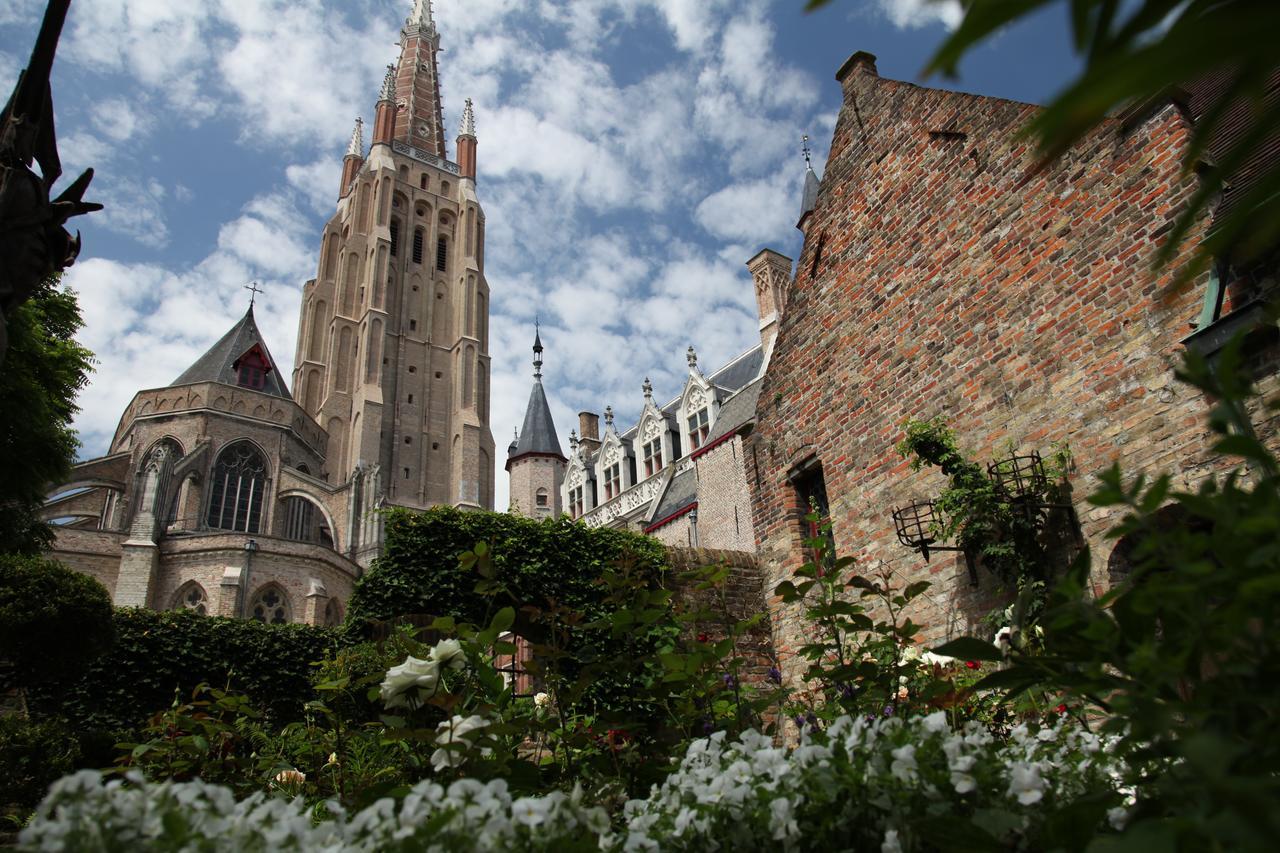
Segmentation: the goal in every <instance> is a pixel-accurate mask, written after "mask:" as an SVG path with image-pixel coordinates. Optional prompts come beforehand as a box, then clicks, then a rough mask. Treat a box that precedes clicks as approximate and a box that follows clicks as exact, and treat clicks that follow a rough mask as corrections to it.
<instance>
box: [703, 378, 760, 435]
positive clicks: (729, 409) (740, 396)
mask: <svg viewBox="0 0 1280 853" xmlns="http://www.w3.org/2000/svg"><path fill="white" fill-rule="evenodd" d="M763 382H764V379H763V378H760V379H757V380H756V381H755V382H752V383H751V384H750V385H748V386H747V387H745V388H743V389H742V390H740V391H738V393H736V394H734V395H733V396H732V397H730V398H729V399H728V400H725V401H724V404H723V405H721V406H720V413H719V414H718V415H716V426H715V429H713V430H712V431H711V434H710V435H708V436H707V440H706V441H705V442H703V446H706V445H708V444H710V443H711V442H713V441H715V440H716V439H718V438H723V437H724V436H726V435H728V434H729V433H731V432H737V431H738V430H739V429H740V428H741V427H742V425H743V424H745V423H747V422H749V421H751V420H753V419H754V418H755V416H756V401H757V400H759V399H760V386H761V384H763Z"/></svg>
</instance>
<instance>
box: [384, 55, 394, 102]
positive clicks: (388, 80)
mask: <svg viewBox="0 0 1280 853" xmlns="http://www.w3.org/2000/svg"><path fill="white" fill-rule="evenodd" d="M382 100H384V101H390V102H391V103H393V104H394V103H395V102H396V66H395V64H394V63H392V64H391V65H388V66H387V76H386V77H383V78H382Z"/></svg>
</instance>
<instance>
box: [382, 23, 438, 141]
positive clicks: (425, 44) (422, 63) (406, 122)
mask: <svg viewBox="0 0 1280 853" xmlns="http://www.w3.org/2000/svg"><path fill="white" fill-rule="evenodd" d="M439 52H440V33H439V31H438V30H437V29H436V22H435V16H434V14H433V13H432V10H431V2H430V0H414V4H413V11H412V12H411V13H410V14H409V18H408V20H406V21H405V25H404V29H403V30H401V31H400V61H399V63H398V65H397V67H396V71H395V89H394V97H395V102H396V105H397V106H398V107H400V120H399V121H397V122H396V137H395V138H396V140H397V141H399V142H407V143H408V144H410V145H412V146H413V147H414V148H417V149H419V150H421V151H426V152H427V153H429V154H434V155H435V156H437V157H439V158H441V159H442V160H443V159H446V157H447V155H446V154H445V146H444V104H443V100H442V99H441V97H440V67H439V63H438V62H437V59H436V58H437V54H439Z"/></svg>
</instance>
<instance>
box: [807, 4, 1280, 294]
mask: <svg viewBox="0 0 1280 853" xmlns="http://www.w3.org/2000/svg"><path fill="white" fill-rule="evenodd" d="M829 2H830V0H809V2H808V7H809V8H810V9H813V8H817V7H819V6H825V5H827V4H828V3H829ZM965 5H966V11H965V16H964V19H963V20H962V21H961V23H960V25H959V26H958V27H957V28H956V29H955V30H954V31H952V33H951V35H950V36H948V38H947V40H946V41H945V42H943V44H942V45H941V47H939V48H938V50H937V52H936V53H935V54H934V56H933V58H932V59H931V60H930V61H929V64H928V66H927V67H926V68H925V73H926V74H931V73H938V72H941V73H944V74H947V75H949V76H955V75H956V72H957V70H958V68H959V65H960V62H961V61H962V60H963V59H964V57H965V56H967V55H969V54H970V53H972V52H973V51H975V50H976V49H977V48H978V47H979V45H981V44H982V43H983V42H985V41H987V40H989V39H993V38H997V37H999V34H1000V33H1002V32H1003V31H1004V30H1005V29H1006V28H1007V27H1008V26H1009V25H1010V24H1013V23H1016V22H1018V21H1020V20H1023V19H1025V18H1027V17H1029V16H1031V15H1033V14H1036V13H1038V12H1041V11H1043V10H1045V9H1047V8H1050V7H1064V8H1065V10H1066V11H1067V12H1068V16H1069V19H1070V22H1071V27H1070V33H1071V39H1072V46H1073V48H1074V49H1075V51H1076V52H1077V53H1078V54H1081V55H1082V56H1083V58H1084V68H1083V70H1082V71H1081V73H1080V76H1079V77H1077V78H1076V79H1075V80H1074V81H1072V82H1071V83H1070V84H1068V85H1067V87H1066V88H1065V89H1064V90H1063V91H1062V92H1060V93H1059V94H1058V95H1057V96H1056V97H1054V98H1053V99H1052V100H1051V101H1050V102H1049V103H1048V104H1047V105H1046V106H1045V108H1044V109H1043V110H1041V111H1040V112H1039V113H1037V114H1036V116H1035V117H1034V118H1033V119H1032V121H1031V122H1030V124H1028V126H1027V128H1026V130H1025V133H1026V134H1027V135H1029V136H1032V137H1034V138H1035V139H1036V140H1037V141H1038V143H1039V147H1040V151H1041V153H1042V154H1043V155H1044V157H1045V158H1046V159H1052V158H1054V157H1056V156H1058V155H1059V154H1061V153H1063V152H1064V151H1066V150H1067V149H1068V148H1070V147H1071V146H1072V145H1074V144H1076V143H1077V142H1079V141H1080V140H1082V139H1083V138H1084V137H1085V136H1086V135H1088V134H1089V133H1091V132H1092V131H1093V130H1094V129H1096V128H1097V127H1098V126H1099V125H1100V124H1101V123H1102V122H1103V121H1104V120H1105V119H1106V118H1107V117H1108V116H1111V115H1113V114H1114V113H1116V112H1117V111H1119V110H1120V109H1123V108H1124V107H1126V106H1128V105H1131V104H1143V103H1146V102H1153V103H1154V102H1156V101H1157V100H1158V99H1160V98H1162V97H1168V96H1169V94H1170V93H1171V92H1172V91H1173V90H1175V89H1176V88H1177V87H1186V86H1188V85H1189V84H1191V83H1193V82H1195V81H1196V80H1198V79H1199V78H1201V77H1203V76H1205V75H1206V74H1210V73H1214V72H1220V71H1231V72H1233V74H1232V75H1231V77H1230V82H1229V84H1228V85H1227V86H1226V87H1225V88H1224V90H1223V91H1222V93H1221V94H1220V96H1219V101H1218V107H1217V108H1215V109H1211V110H1209V112H1207V113H1206V114H1205V116H1204V117H1203V119H1202V120H1201V121H1200V122H1198V123H1197V124H1196V125H1195V127H1194V128H1193V129H1192V137H1191V144H1190V146H1189V147H1188V149H1187V152H1186V155H1185V159H1184V161H1183V168H1184V170H1185V171H1186V172H1187V173H1188V174H1190V173H1192V172H1196V173H1197V174H1198V175H1199V178H1200V181H1199V186H1198V188H1197V190H1196V193H1195V195H1194V196H1193V197H1192V199H1191V201H1190V203H1188V204H1187V205H1186V207H1185V208H1184V209H1183V210H1182V212H1181V213H1180V214H1179V216H1178V220H1177V222H1176V223H1175V225H1174V228H1173V230H1172V231H1171V232H1170V234H1169V236H1168V238H1167V239H1166V241H1165V242H1164V244H1163V245H1162V246H1161V248H1160V251H1159V252H1158V253H1157V254H1156V263H1157V265H1158V266H1163V265H1164V264H1167V263H1168V262H1169V261H1171V260H1172V259H1173V258H1174V257H1176V255H1177V251H1178V249H1179V247H1180V245H1181V243H1182V241H1183V240H1184V239H1185V237H1186V236H1187V234H1188V233H1190V231H1191V230H1192V229H1193V228H1194V226H1195V224H1196V223H1197V222H1198V221H1200V220H1201V219H1202V218H1203V217H1204V216H1205V215H1206V214H1207V213H1208V212H1209V211H1210V210H1211V209H1212V207H1213V205H1214V204H1216V200H1217V199H1218V198H1219V196H1220V194H1221V192H1222V190H1223V181H1224V179H1226V178H1227V177H1229V176H1231V175H1233V174H1235V173H1236V171H1237V170H1238V169H1240V167H1242V166H1244V165H1245V164H1248V163H1251V162H1252V163H1256V164H1259V165H1258V169H1259V170H1260V175H1259V177H1258V179H1257V181H1256V184H1255V185H1254V186H1253V187H1252V188H1251V189H1250V190H1249V192H1248V194H1247V195H1246V196H1245V197H1243V198H1241V199H1239V200H1237V201H1236V203H1235V205H1234V206H1233V207H1232V208H1231V210H1230V211H1229V213H1228V215H1226V216H1223V217H1220V218H1218V219H1217V220H1215V223H1214V229H1213V232H1212V233H1211V234H1210V235H1209V236H1208V237H1207V238H1206V239H1205V240H1204V241H1203V242H1202V243H1201V244H1200V245H1199V247H1198V248H1197V250H1196V253H1195V255H1194V257H1193V259H1192V261H1191V263H1190V264H1188V265H1187V267H1185V268H1184V269H1183V270H1182V271H1181V272H1180V275H1179V281H1180V282H1181V283H1184V284H1185V283H1187V282H1190V281H1191V280H1192V279H1193V278H1194V277H1195V276H1196V275H1197V274H1198V273H1200V272H1202V271H1203V270H1205V269H1207V268H1208V267H1209V265H1210V263H1212V261H1213V259H1214V258H1215V257H1220V256H1225V255H1227V254H1231V255H1233V256H1234V257H1236V258H1237V259H1239V260H1244V261H1248V260H1252V259H1256V258H1260V257H1263V256H1264V255H1265V254H1266V253H1268V252H1271V251H1273V250H1274V248H1275V246H1276V244H1277V243H1280V201H1278V200H1280V160H1277V159H1276V158H1275V157H1270V158H1268V157H1266V155H1265V152H1266V147H1267V146H1268V145H1270V144H1271V140H1273V139H1274V138H1275V137H1276V134H1277V133H1280V107H1278V106H1277V103H1276V101H1275V100H1274V98H1273V97H1270V94H1273V89H1272V84H1271V78H1272V76H1273V75H1274V74H1275V72H1276V69H1277V62H1276V45H1275V33H1276V32H1280V4H1277V3H1275V2H1272V0H1213V2H1208V0H1193V2H1187V0H1136V2H1132V3H1121V2H1117V0H969V2H967V3H966V4H965ZM1233 102H1240V103H1243V104H1244V105H1246V107H1247V108H1248V109H1249V111H1250V115H1251V118H1252V120H1253V125H1252V128H1251V129H1250V130H1248V131H1247V132H1244V133H1240V134H1238V136H1236V137H1235V138H1234V139H1233V140H1232V142H1231V145H1230V147H1229V149H1227V150H1226V151H1225V152H1223V153H1222V154H1221V155H1220V156H1218V157H1216V158H1213V159H1214V160H1216V162H1212V163H1210V162H1208V160H1207V159H1206V152H1207V149H1208V146H1209V142H1210V140H1213V139H1214V138H1215V137H1217V136H1218V134H1219V132H1220V131H1221V130H1222V120H1223V116H1224V113H1225V110H1226V107H1227V106H1229V105H1230V104H1232V103H1233Z"/></svg>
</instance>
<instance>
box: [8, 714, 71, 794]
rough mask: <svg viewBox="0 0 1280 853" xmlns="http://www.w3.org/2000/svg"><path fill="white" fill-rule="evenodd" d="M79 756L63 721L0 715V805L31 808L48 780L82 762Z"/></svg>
mask: <svg viewBox="0 0 1280 853" xmlns="http://www.w3.org/2000/svg"><path fill="white" fill-rule="evenodd" d="M80 759H81V756H80V744H79V741H78V740H77V739H76V738H75V737H74V735H73V733H72V732H71V731H69V730H68V728H67V726H66V723H65V722H64V721H62V720H58V719H49V720H39V721H36V720H25V719H22V718H21V717H17V716H0V805H9V804H12V805H16V806H20V807H22V808H24V809H34V808H35V807H36V805H37V804H38V803H39V802H40V800H41V799H42V798H43V797H44V794H45V791H46V790H48V788H49V785H50V784H52V783H53V782H54V781H55V780H57V779H59V778H60V777H62V776H65V775H66V774H68V773H70V772H72V771H73V770H76V769H77V768H79V767H81V766H83V765H82V764H81V763H80Z"/></svg>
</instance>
